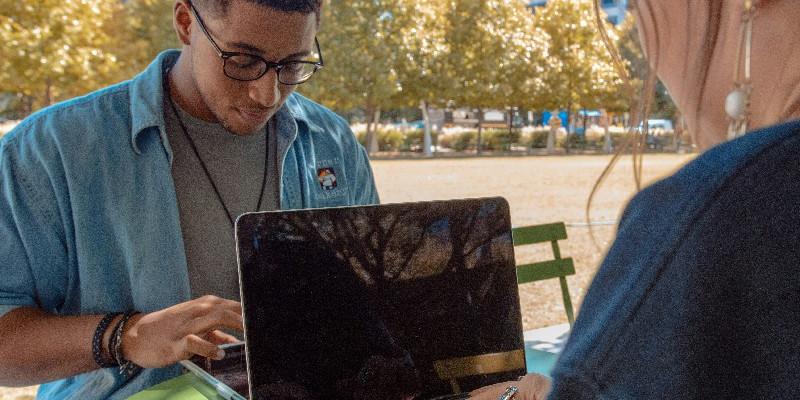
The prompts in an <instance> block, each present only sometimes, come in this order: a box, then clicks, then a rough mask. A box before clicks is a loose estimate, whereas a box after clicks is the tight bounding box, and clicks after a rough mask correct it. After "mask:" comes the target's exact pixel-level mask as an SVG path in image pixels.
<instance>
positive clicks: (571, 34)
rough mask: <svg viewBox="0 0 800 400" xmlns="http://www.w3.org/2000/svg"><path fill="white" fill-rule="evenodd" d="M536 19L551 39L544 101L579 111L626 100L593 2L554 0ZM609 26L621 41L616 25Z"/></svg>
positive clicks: (614, 36)
mask: <svg viewBox="0 0 800 400" xmlns="http://www.w3.org/2000/svg"><path fill="white" fill-rule="evenodd" d="M535 23H536V28H537V29H538V30H539V32H540V34H542V35H544V37H545V40H546V41H547V54H546V56H545V59H546V62H545V65H544V68H543V72H542V86H543V87H544V88H546V89H545V91H543V92H541V93H540V94H541V96H542V99H541V101H540V103H541V104H543V105H544V106H545V107H546V108H548V109H568V110H569V111H575V110H578V109H583V108H586V109H594V108H602V107H603V106H605V105H606V104H608V103H614V102H620V101H623V98H624V96H625V95H626V94H625V93H622V92H621V87H622V85H621V83H622V81H621V78H620V77H619V75H618V74H617V72H616V70H615V69H614V65H613V64H612V59H611V56H610V55H609V53H608V51H607V49H606V47H605V44H604V43H603V40H602V38H601V36H600V33H599V32H598V30H597V26H596V23H595V16H594V9H593V4H592V0H550V1H548V3H547V6H545V7H543V8H541V9H539V10H537V13H536V21H535ZM606 29H607V30H608V32H609V36H611V38H612V40H614V39H616V36H617V32H616V30H615V29H614V27H612V26H610V25H607V26H606ZM613 108H622V109H626V108H627V107H626V106H625V105H620V106H618V107H613Z"/></svg>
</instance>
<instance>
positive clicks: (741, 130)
mask: <svg viewBox="0 0 800 400" xmlns="http://www.w3.org/2000/svg"><path fill="white" fill-rule="evenodd" d="M754 15H755V7H754V6H753V0H744V13H743V14H742V29H741V34H740V38H739V49H738V50H737V52H736V70H735V73H734V76H733V91H731V93H730V94H729V95H728V97H727V98H726V99H725V112H726V113H728V120H729V125H728V140H731V139H735V138H737V137H739V136H742V135H744V134H745V133H746V132H747V124H748V122H750V95H751V94H752V92H753V85H752V82H751V80H750V60H751V55H752V52H751V51H752V47H753V16H754ZM742 55H744V60H743V59H742ZM742 64H744V65H742ZM742 66H744V76H742V73H741V72H742Z"/></svg>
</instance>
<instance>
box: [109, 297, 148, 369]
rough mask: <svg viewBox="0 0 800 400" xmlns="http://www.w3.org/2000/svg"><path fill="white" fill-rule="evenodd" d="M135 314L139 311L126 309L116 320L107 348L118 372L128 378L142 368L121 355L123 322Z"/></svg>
mask: <svg viewBox="0 0 800 400" xmlns="http://www.w3.org/2000/svg"><path fill="white" fill-rule="evenodd" d="M136 314H139V313H138V312H136V311H127V312H126V313H125V315H123V316H122V318H121V319H120V320H119V322H117V326H115V327H114V332H113V334H112V336H111V342H110V343H109V350H111V353H112V354H113V357H114V360H115V361H116V362H117V364H118V365H119V372H120V373H121V374H123V375H125V376H126V377H128V378H131V377H133V376H134V375H136V374H138V373H139V371H141V370H142V367H140V366H138V365H136V364H134V363H133V362H132V361H130V360H126V359H125V357H124V356H123V355H122V334H123V333H124V331H125V324H126V323H127V322H128V320H129V319H131V317H133V316H134V315H136Z"/></svg>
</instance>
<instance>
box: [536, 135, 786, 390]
mask: <svg viewBox="0 0 800 400" xmlns="http://www.w3.org/2000/svg"><path fill="white" fill-rule="evenodd" d="M799 133H800V122H793V123H789V124H786V125H782V126H777V127H772V128H769V129H766V130H763V131H760V132H755V133H751V134H748V135H747V136H745V137H743V138H740V139H738V140H735V141H733V142H729V143H726V144H723V145H720V146H718V147H716V148H713V149H711V150H709V151H708V152H706V153H705V154H703V155H701V156H699V157H698V158H697V159H696V160H694V161H693V162H691V163H690V164H689V165H687V166H686V167H685V168H683V169H682V170H680V171H679V172H678V173H676V174H675V175H674V176H672V177H670V178H668V179H665V180H663V181H661V182H659V183H656V184H655V185H653V186H651V187H649V188H647V189H645V190H644V191H642V192H641V193H640V194H639V195H637V196H636V197H635V198H634V199H633V201H631V203H630V205H629V206H628V208H627V210H626V211H625V213H624V215H623V218H622V221H621V222H620V226H619V232H618V236H617V239H616V242H615V243H614V245H613V246H612V248H611V249H610V251H609V253H608V256H607V258H606V260H605V261H604V262H603V265H602V266H601V268H600V271H599V272H598V274H597V276H596V278H595V280H594V282H593V283H592V286H591V288H590V289H589V292H588V293H587V295H586V298H585V300H584V303H583V306H582V308H581V312H580V315H579V317H578V320H577V321H576V324H575V326H574V329H573V332H572V335H571V337H570V339H569V342H568V343H567V346H566V348H565V350H564V352H563V353H562V355H561V357H560V359H559V361H558V363H557V365H556V367H555V369H554V371H553V379H554V381H553V383H554V387H553V391H552V393H551V395H550V399H595V398H598V399H600V398H603V399H685V398H697V399H712V398H713V399H718V398H736V399H741V398H770V399H775V398H783V399H796V398H800V334H799V332H800V268H798V267H800V243H798V242H799V239H800V135H798V134H799Z"/></svg>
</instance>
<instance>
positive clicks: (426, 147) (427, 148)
mask: <svg viewBox="0 0 800 400" xmlns="http://www.w3.org/2000/svg"><path fill="white" fill-rule="evenodd" d="M419 108H420V110H422V120H423V121H425V134H424V137H423V139H422V153H423V154H424V155H425V157H431V156H433V154H432V153H431V118H430V115H428V103H427V102H426V101H425V100H423V101H420V102H419Z"/></svg>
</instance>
